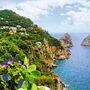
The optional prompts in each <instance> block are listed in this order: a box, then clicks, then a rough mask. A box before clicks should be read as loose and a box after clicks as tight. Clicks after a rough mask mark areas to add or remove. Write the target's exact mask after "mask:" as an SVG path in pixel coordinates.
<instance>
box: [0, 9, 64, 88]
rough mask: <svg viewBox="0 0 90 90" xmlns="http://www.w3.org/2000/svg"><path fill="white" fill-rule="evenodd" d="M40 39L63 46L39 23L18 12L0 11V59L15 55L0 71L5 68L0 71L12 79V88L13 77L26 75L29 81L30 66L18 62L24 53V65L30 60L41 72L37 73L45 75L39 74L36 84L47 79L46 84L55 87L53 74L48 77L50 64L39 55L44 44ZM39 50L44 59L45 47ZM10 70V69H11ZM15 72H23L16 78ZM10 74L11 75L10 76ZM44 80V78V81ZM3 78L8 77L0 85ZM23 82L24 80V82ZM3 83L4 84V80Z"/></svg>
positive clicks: (0, 61) (24, 77) (59, 46)
mask: <svg viewBox="0 0 90 90" xmlns="http://www.w3.org/2000/svg"><path fill="white" fill-rule="evenodd" d="M44 40H47V41H48V44H49V46H56V47H58V48H60V49H63V47H62V46H61V44H60V42H59V41H58V40H57V39H55V38H53V37H52V36H50V34H49V33H48V32H47V31H45V30H43V29H42V28H41V27H38V26H37V25H36V24H34V23H33V22H32V21H31V20H30V19H28V18H25V17H23V16H20V15H18V14H16V13H15V12H13V11H11V10H1V11H0V63H2V62H4V60H8V59H9V58H14V59H15V62H14V63H10V66H9V67H11V68H7V69H6V67H5V68H4V69H3V68H1V69H0V74H2V73H3V71H2V70H4V72H5V73H3V74H6V73H8V74H10V75H11V76H12V77H11V76H9V80H11V79H12V80H14V81H15V82H13V83H14V84H15V85H16V86H15V87H14V88H16V87H17V83H16V80H15V79H17V80H20V79H22V78H23V79H26V80H24V81H27V82H30V79H31V78H28V77H31V76H30V75H31V74H30V75H29V74H28V73H31V72H30V70H29V71H28V69H26V68H23V67H22V65H21V64H20V63H19V61H21V62H22V64H24V63H25V62H24V58H25V57H27V58H28V60H29V61H28V66H29V65H31V64H35V65H36V66H37V70H39V71H40V72H41V75H43V76H45V77H41V78H40V77H39V78H38V79H37V80H38V83H37V84H39V85H42V84H43V85H44V84H45V83H47V82H48V80H49V82H48V86H49V87H51V88H52V90H56V86H55V81H54V79H53V78H50V77H51V74H52V72H51V71H50V67H49V66H48V65H47V64H46V63H45V61H44V60H42V59H41V55H42V48H41V47H43V46H44V44H45V42H44ZM37 42H38V43H37ZM36 43H37V44H39V45H41V47H39V46H37V45H36ZM43 53H44V58H45V59H48V58H51V57H50V55H49V54H48V53H47V51H46V50H43ZM25 64H26V63H25ZM19 68H20V69H19ZM34 68H35V67H34ZM14 69H15V70H17V72H15V73H14ZM24 69H25V70H24ZM11 70H12V72H13V73H11ZM35 70H36V69H35ZM35 72H36V71H35ZM25 73H27V74H26V75H27V76H26V75H25ZM17 74H23V77H22V76H20V75H18V78H16V75H17ZM32 74H34V73H32ZM14 75H15V78H14V79H13V77H14ZM34 75H35V74H34ZM36 75H37V74H36ZM47 76H48V77H47ZM26 77H27V78H26ZM32 79H33V78H32ZM41 79H42V82H39V80H41ZM0 80H1V78H0ZM12 80H11V81H12ZM28 80H29V81H28ZM45 80H46V82H44V81H45ZM6 82H8V81H5V82H4V83H2V82H0V84H1V86H3V84H4V85H5V84H6ZM27 82H25V84H26V83H27ZM8 83H9V82H8ZM34 86H35V84H34ZM6 87H8V84H6ZM2 88H3V87H2ZM4 88H5V87H4ZM27 88H28V85H27ZM11 90H12V89H11ZM13 90H14V89H13Z"/></svg>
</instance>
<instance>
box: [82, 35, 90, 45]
mask: <svg viewBox="0 0 90 90" xmlns="http://www.w3.org/2000/svg"><path fill="white" fill-rule="evenodd" d="M81 45H82V46H90V35H88V36H87V37H86V38H85V39H84V40H83V41H82V43H81Z"/></svg>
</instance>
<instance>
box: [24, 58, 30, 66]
mask: <svg viewBox="0 0 90 90" xmlns="http://www.w3.org/2000/svg"><path fill="white" fill-rule="evenodd" d="M24 64H25V65H26V66H27V67H28V66H29V60H28V58H27V57H25V59H24Z"/></svg>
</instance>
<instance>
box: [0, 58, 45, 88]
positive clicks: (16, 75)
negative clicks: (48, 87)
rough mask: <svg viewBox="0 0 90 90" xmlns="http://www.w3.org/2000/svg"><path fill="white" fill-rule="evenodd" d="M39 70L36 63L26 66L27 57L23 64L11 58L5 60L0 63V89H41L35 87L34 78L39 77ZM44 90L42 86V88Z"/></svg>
mask: <svg viewBox="0 0 90 90" xmlns="http://www.w3.org/2000/svg"><path fill="white" fill-rule="evenodd" d="M40 76H41V73H40V71H38V70H36V65H29V66H28V59H27V58H26V57H25V59H24V64H22V63H21V61H20V63H17V62H15V61H14V59H13V58H10V59H9V60H5V61H4V62H3V63H1V64H0V90H20V88H21V89H24V90H41V89H37V86H36V84H35V79H36V78H37V77H40ZM42 90H44V88H42Z"/></svg>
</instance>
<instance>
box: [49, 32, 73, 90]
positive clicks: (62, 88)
mask: <svg viewBox="0 0 90 90" xmlns="http://www.w3.org/2000/svg"><path fill="white" fill-rule="evenodd" d="M59 41H60V43H62V45H63V46H64V48H65V49H64V50H62V51H60V57H59V58H57V59H54V60H50V61H49V63H51V68H53V67H57V66H58V65H57V64H55V61H56V60H65V59H68V58H69V56H70V55H71V54H70V48H71V47H72V46H73V44H72V39H71V36H70V35H69V34H68V33H66V34H65V35H64V36H63V37H62V38H60V39H59ZM55 75H56V74H55ZM56 77H57V81H58V90H66V85H65V83H63V82H62V80H61V79H60V78H59V77H58V75H56Z"/></svg>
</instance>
